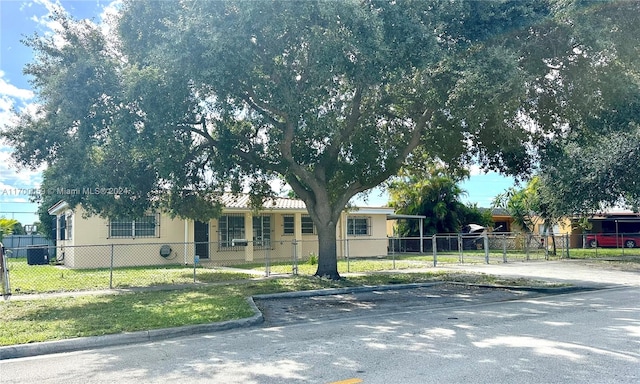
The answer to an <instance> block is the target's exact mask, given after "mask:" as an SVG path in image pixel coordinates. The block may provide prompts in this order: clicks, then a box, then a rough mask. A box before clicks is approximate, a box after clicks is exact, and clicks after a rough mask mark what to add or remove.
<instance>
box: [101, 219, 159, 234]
mask: <svg viewBox="0 0 640 384" xmlns="http://www.w3.org/2000/svg"><path fill="white" fill-rule="evenodd" d="M109 237H116V238H129V237H130V238H136V237H158V217H157V215H145V216H143V217H140V218H138V219H135V220H131V219H111V220H110V221H109Z"/></svg>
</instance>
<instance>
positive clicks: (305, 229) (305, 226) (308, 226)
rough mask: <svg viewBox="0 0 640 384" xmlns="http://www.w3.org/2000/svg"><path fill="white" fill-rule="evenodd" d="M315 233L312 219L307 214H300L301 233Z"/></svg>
mask: <svg viewBox="0 0 640 384" xmlns="http://www.w3.org/2000/svg"><path fill="white" fill-rule="evenodd" d="M315 233H316V226H315V224H313V220H312V219H311V216H309V215H302V234H303V235H314V234H315Z"/></svg>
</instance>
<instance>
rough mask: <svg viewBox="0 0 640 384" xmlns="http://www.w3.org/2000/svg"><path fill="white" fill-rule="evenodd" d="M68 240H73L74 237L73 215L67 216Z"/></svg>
mask: <svg viewBox="0 0 640 384" xmlns="http://www.w3.org/2000/svg"><path fill="white" fill-rule="evenodd" d="M66 232H67V240H71V238H72V235H73V215H68V216H67V231H66Z"/></svg>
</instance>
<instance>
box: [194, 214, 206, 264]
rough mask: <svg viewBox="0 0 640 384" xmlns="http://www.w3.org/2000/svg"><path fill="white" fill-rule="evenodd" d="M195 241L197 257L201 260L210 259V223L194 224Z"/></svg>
mask: <svg viewBox="0 0 640 384" xmlns="http://www.w3.org/2000/svg"><path fill="white" fill-rule="evenodd" d="M194 226H195V228H194V230H193V241H194V242H195V243H196V256H200V258H201V259H208V258H209V223H204V222H202V221H196V222H195V223H194Z"/></svg>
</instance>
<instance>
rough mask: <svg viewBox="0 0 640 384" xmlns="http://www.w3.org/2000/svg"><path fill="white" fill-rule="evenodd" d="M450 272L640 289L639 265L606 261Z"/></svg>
mask: <svg viewBox="0 0 640 384" xmlns="http://www.w3.org/2000/svg"><path fill="white" fill-rule="evenodd" d="M436 268H437V269H444V270H450V271H467V272H479V273H486V274H491V275H499V276H503V277H523V278H529V279H537V280H547V281H554V282H559V283H569V284H574V285H581V286H594V287H604V286H615V285H625V286H636V287H638V286H640V266H638V264H630V265H629V267H628V268H624V269H619V268H614V267H613V266H612V265H609V264H607V263H603V262H594V261H585V260H558V261H528V262H512V263H504V264H502V263H501V264H473V265H446V266H442V267H436Z"/></svg>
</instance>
